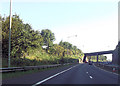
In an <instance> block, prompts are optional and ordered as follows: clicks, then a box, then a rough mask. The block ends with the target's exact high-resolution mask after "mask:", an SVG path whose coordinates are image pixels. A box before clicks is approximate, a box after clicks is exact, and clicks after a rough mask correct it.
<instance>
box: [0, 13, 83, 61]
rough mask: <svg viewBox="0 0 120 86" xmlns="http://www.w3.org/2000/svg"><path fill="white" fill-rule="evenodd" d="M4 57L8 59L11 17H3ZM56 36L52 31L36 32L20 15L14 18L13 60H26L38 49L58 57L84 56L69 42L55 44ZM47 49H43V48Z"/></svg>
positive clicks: (12, 35)
mask: <svg viewBox="0 0 120 86" xmlns="http://www.w3.org/2000/svg"><path fill="white" fill-rule="evenodd" d="M0 20H1V21H2V57H3V58H8V43H9V42H8V41H9V16H8V17H6V18H5V17H2V16H0ZM54 41H55V35H54V33H53V32H52V31H51V30H50V29H42V30H41V31H38V30H34V29H33V28H32V27H31V25H30V24H28V23H27V24H25V23H24V22H23V20H22V19H20V17H19V16H18V15H16V14H15V15H13V16H12V28H11V58H21V57H22V58H26V57H27V56H29V55H30V53H31V52H29V51H30V50H34V49H38V50H40V52H39V53H41V54H42V53H46V54H48V55H53V56H57V57H61V58H62V59H63V58H64V57H70V56H75V55H83V53H82V51H81V50H80V49H78V48H77V47H76V46H73V45H72V44H71V43H69V42H63V41H60V42H59V44H53V42H54ZM44 45H46V46H47V48H46V49H43V48H42V46H44Z"/></svg>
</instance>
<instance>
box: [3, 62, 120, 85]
mask: <svg viewBox="0 0 120 86" xmlns="http://www.w3.org/2000/svg"><path fill="white" fill-rule="evenodd" d="M3 84H31V85H33V86H36V85H39V84H118V75H116V74H113V73H110V72H106V71H103V70H101V69H99V68H97V67H95V66H94V65H88V64H76V65H71V66H66V67H61V68H57V69H52V70H48V71H42V72H38V73H35V74H30V75H24V76H21V77H17V78H13V79H7V80H3Z"/></svg>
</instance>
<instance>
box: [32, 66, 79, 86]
mask: <svg viewBox="0 0 120 86" xmlns="http://www.w3.org/2000/svg"><path fill="white" fill-rule="evenodd" d="M76 66H77V65H75V66H73V67H70V68H68V69H66V70H64V71H61V72H59V73H57V74H55V75H52V76H50V77H48V78H46V79H44V80H42V81H39V82H37V83H36V84H34V85H32V86H37V85H39V84H41V83H43V82H45V81H47V80H49V79H51V78H53V77H55V76H57V75H59V74H62V73H64V72H66V71H68V70H70V69H72V68H74V67H76Z"/></svg>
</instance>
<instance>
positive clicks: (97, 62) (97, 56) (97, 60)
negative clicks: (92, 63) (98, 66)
mask: <svg viewBox="0 0 120 86" xmlns="http://www.w3.org/2000/svg"><path fill="white" fill-rule="evenodd" d="M97 63H98V54H97Z"/></svg>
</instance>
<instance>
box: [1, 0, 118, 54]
mask: <svg viewBox="0 0 120 86" xmlns="http://www.w3.org/2000/svg"><path fill="white" fill-rule="evenodd" d="M12 1H13V3H12V14H15V13H16V14H18V15H19V16H20V18H21V19H23V21H24V23H29V24H30V25H31V26H32V28H33V29H35V30H39V31H41V30H42V29H50V30H51V31H52V32H53V33H54V34H55V37H56V40H55V42H54V43H59V42H60V41H61V40H63V41H68V42H70V43H72V44H73V45H75V46H77V47H78V48H80V49H81V50H82V51H83V52H85V53H87V52H97V51H105V50H113V49H115V47H116V45H117V42H118V1H119V0H29V1H28V0H17V2H16V1H15V0H12ZM0 6H1V7H2V9H1V8H0V14H1V15H2V16H8V15H9V0H2V3H1V4H0ZM4 14H5V15H4ZM74 35H77V37H75V36H74ZM69 36H70V38H68V37H69Z"/></svg>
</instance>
